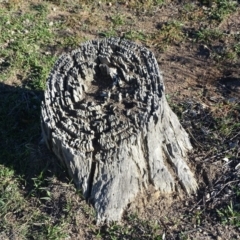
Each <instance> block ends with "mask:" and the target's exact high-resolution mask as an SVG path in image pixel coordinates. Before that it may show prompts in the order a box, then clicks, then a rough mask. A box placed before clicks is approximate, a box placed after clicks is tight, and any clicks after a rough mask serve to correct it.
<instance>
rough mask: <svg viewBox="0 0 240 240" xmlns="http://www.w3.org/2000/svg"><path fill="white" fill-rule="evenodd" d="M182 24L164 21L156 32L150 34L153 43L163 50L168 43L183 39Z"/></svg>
mask: <svg viewBox="0 0 240 240" xmlns="http://www.w3.org/2000/svg"><path fill="white" fill-rule="evenodd" d="M183 26H184V25H183V24H182V23H181V22H178V21H170V22H167V23H164V24H163V25H162V26H161V27H160V30H159V31H158V32H157V33H154V34H153V35H152V42H153V45H155V46H157V47H159V48H160V49H162V50H164V49H165V48H167V46H168V45H169V44H176V43H179V42H181V41H183V40H184V38H185V35H184V33H183Z"/></svg>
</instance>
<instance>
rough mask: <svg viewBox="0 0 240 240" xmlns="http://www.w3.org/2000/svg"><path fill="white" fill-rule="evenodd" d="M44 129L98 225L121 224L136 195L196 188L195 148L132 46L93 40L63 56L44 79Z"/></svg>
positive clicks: (149, 61) (147, 58)
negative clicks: (190, 159)
mask: <svg viewBox="0 0 240 240" xmlns="http://www.w3.org/2000/svg"><path fill="white" fill-rule="evenodd" d="M41 112H42V114H41V126H42V133H43V137H44V140H45V141H46V143H47V146H48V148H49V149H51V150H52V151H53V152H54V154H55V155H56V156H57V157H58V158H59V159H60V161H61V162H62V163H63V164H64V165H66V167H67V168H68V171H69V174H70V175H71V177H72V178H73V180H74V183H75V185H76V187H77V188H78V189H81V190H82V192H83V195H84V196H85V198H86V199H88V200H89V201H90V202H91V203H92V204H93V206H94V207H95V209H96V211H97V218H98V222H103V221H105V220H106V221H119V220H120V219H121V216H122V213H123V211H124V209H125V208H126V206H127V205H128V204H129V203H131V202H132V201H134V198H135V197H136V196H137V194H138V193H140V192H143V191H144V190H146V189H148V187H149V186H150V185H151V186H154V188H155V189H156V190H160V191H161V192H163V193H171V192H174V191H177V190H178V189H179V188H181V189H184V191H186V192H187V193H188V194H190V193H192V192H195V191H196V189H197V183H196V180H195V178H194V175H193V173H192V172H191V170H190V168H189V166H188V165H187V162H186V160H187V153H188V152H189V151H190V150H191V149H192V146H191V144H190V141H189V137H188V135H187V133H186V131H185V130H184V129H183V128H182V126H181V125H180V123H179V121H178V118H177V116H176V115H175V114H174V113H173V112H172V110H171V109H170V107H169V105H168V103H167V101H166V98H165V95H164V83H163V79H162V75H161V72H160V71H159V67H158V64H157V61H156V59H155V57H154V55H153V53H152V52H151V51H149V50H148V49H147V48H145V47H142V46H138V45H136V44H134V43H132V42H130V41H127V40H123V39H120V38H109V39H102V40H94V41H89V42H86V43H84V44H82V45H81V46H80V47H79V48H78V49H76V50H74V51H72V52H70V53H66V54H63V55H62V56H61V57H60V58H59V59H58V61H57V62H56V64H55V66H54V67H53V70H52V71H51V73H50V76H49V78H48V80H47V89H46V91H45V95H44V101H43V104H42V111H41Z"/></svg>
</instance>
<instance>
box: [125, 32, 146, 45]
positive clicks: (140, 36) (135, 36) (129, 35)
mask: <svg viewBox="0 0 240 240" xmlns="http://www.w3.org/2000/svg"><path fill="white" fill-rule="evenodd" d="M124 37H125V38H126V39H129V40H140V41H142V42H146V41H147V38H148V36H147V35H146V34H145V33H143V32H141V31H133V30H130V31H128V32H126V33H125V34H124Z"/></svg>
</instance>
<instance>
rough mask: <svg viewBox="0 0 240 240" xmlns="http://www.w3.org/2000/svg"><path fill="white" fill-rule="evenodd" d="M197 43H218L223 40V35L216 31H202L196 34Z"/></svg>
mask: <svg viewBox="0 0 240 240" xmlns="http://www.w3.org/2000/svg"><path fill="white" fill-rule="evenodd" d="M196 36H197V40H198V41H199V42H206V43H210V42H212V41H216V40H217V41H220V40H221V39H223V38H224V33H223V32H222V31H220V30H218V29H202V30H200V31H198V32H197V34H196Z"/></svg>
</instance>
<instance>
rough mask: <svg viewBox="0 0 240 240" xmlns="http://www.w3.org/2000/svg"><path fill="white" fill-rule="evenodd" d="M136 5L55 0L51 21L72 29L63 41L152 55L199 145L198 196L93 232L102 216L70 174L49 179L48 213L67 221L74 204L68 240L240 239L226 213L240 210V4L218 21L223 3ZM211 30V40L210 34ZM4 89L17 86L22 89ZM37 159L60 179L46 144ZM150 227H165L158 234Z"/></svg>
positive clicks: (155, 205)
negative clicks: (100, 42)
mask: <svg viewBox="0 0 240 240" xmlns="http://www.w3.org/2000/svg"><path fill="white" fill-rule="evenodd" d="M63 2H64V1H63ZM136 2H137V1H134V0H133V1H119V2H117V1H116V2H115V1H114V2H112V3H105V2H102V3H101V2H100V1H99V2H98V1H96V2H95V3H91V4H87V3H86V4H80V3H79V4H76V1H75V2H74V1H66V2H64V3H63V5H61V4H59V2H58V1H48V4H49V9H50V12H49V14H48V18H49V21H50V22H51V21H52V22H53V23H54V22H58V21H59V22H64V23H65V26H66V27H65V28H64V29H57V28H56V30H55V31H56V32H57V34H58V35H59V39H62V38H63V37H64V36H70V37H71V36H72V37H76V36H77V37H78V39H80V42H82V41H84V40H88V39H96V38H99V37H108V36H121V37H126V38H129V39H131V40H132V41H135V42H137V43H138V44H140V45H144V46H146V47H148V48H150V49H151V50H152V51H153V52H154V54H155V56H156V59H157V61H158V64H159V68H160V70H161V72H162V74H163V77H164V83H165V87H166V95H167V98H168V101H169V103H170V106H171V107H172V109H173V110H174V112H175V113H176V114H177V115H178V116H179V119H180V121H181V123H182V125H183V127H184V128H185V129H186V131H187V132H188V134H189V136H190V138H191V142H192V145H193V147H194V150H193V152H191V153H190V154H189V164H190V166H191V167H192V169H193V170H194V172H195V175H196V178H197V179H198V183H199V190H198V192H197V194H195V195H192V196H184V194H178V193H175V194H172V195H168V196H166V195H163V194H161V193H159V192H149V193H145V197H139V198H137V200H136V201H135V202H134V203H132V204H131V205H130V206H129V208H128V209H127V210H126V212H125V214H124V216H123V221H122V223H121V225H119V226H118V225H117V226H118V227H116V226H115V225H113V227H112V228H111V226H96V225H95V219H94V210H93V209H92V207H91V206H89V205H87V204H86V203H85V201H84V199H83V198H82V197H81V195H78V194H76V193H75V190H74V187H73V186H69V185H68V184H66V183H67V182H68V179H67V175H65V174H66V173H64V172H63V173H61V174H60V177H58V178H56V179H55V178H54V177H52V176H50V177H52V179H54V181H53V180H51V184H50V185H49V186H48V188H49V189H50V190H51V192H52V194H53V199H52V200H51V202H49V203H48V205H49V206H48V208H47V206H45V207H43V208H42V209H41V211H49V214H55V218H58V215H62V214H64V210H63V207H62V206H65V205H66V203H67V202H69V200H71V204H72V205H71V212H72V216H71V217H69V218H70V219H71V220H70V222H71V224H70V225H69V227H68V233H69V236H70V238H69V239H98V238H102V239H217V240H223V239H240V214H238V215H237V214H235V215H234V214H232V215H231V214H230V215H227V213H226V212H224V210H223V209H226V208H228V206H230V205H231V204H232V206H233V208H234V211H236V212H238V213H239V212H240V209H239V201H240V194H239V193H238V194H237V193H236V189H240V178H239V174H240V173H239V169H240V168H239V167H238V166H239V165H238V164H239V161H240V155H239V154H240V150H239V149H240V148H239V147H240V146H239V140H240V134H239V132H240V126H239V125H236V127H231V126H233V125H234V124H235V123H236V124H237V123H239V120H240V105H239V103H240V68H239V66H240V33H239V31H240V6H239V1H238V2H236V8H235V10H234V11H232V12H230V13H229V14H226V15H224V17H223V18H221V19H218V18H217V19H214V17H211V16H213V15H211V14H212V12H214V9H215V8H217V3H218V2H219V1H202V2H201V1H187V0H185V1H184V0H182V1H177V0H175V1H170V0H167V1H163V2H164V3H165V4H163V5H157V4H155V5H154V4H152V5H151V4H150V6H148V5H147V3H148V2H150V1H146V4H145V5H144V4H142V5H141V4H139V5H137V6H136ZM210 2H212V5H209V4H210ZM220 2H221V1H220ZM204 3H205V4H204ZM208 3H209V4H208ZM214 16H215V15H214ZM206 29H207V30H209V29H210V30H211V31H212V32H211V33H210V34H208V33H206V32H205V30H206ZM215 30H217V31H219V32H221V35H217V34H216V33H215V32H214V31H215ZM200 33H202V35H201V34H200ZM204 33H205V35H204V36H203V34H204ZM216 35H217V36H216ZM59 41H60V40H59ZM237 47H238V48H237ZM74 48H76V45H74V46H71V45H69V46H68V45H67V46H64V47H62V48H57V47H56V48H53V47H52V48H49V49H48V50H49V51H50V52H51V53H52V54H55V55H56V56H59V55H60V53H61V52H64V51H69V50H72V49H74ZM16 82H17V80H16ZM6 83H7V84H9V85H10V86H11V85H13V84H14V81H9V82H6ZM223 123H224V124H223ZM234 126H235V125H234ZM36 156H37V157H36ZM32 158H33V159H34V161H42V159H43V158H44V159H45V160H44V163H45V162H46V161H48V162H50V168H51V169H55V170H53V172H54V171H57V172H59V171H62V169H61V168H60V169H59V167H58V166H56V163H55V161H57V160H56V159H55V157H54V156H52V155H51V153H49V152H48V150H47V149H46V147H45V146H44V145H42V144H38V143H36V144H35V145H34V144H33V152H32ZM44 163H39V164H40V165H42V164H44ZM56 169H57V170H56ZM238 191H239V190H238ZM146 196H147V197H146ZM219 211H220V212H222V213H223V212H224V214H225V215H224V214H222V215H221V214H219ZM136 214H137V218H136V217H135V215H136ZM223 215H224V216H228V217H229V218H233V220H234V221H233V222H234V224H230V221H229V219H225V220H226V222H224V216H223ZM221 216H223V217H222V218H221ZM147 221H151V224H152V223H154V224H155V225H156V226H158V228H156V229H155V230H154V233H153V230H152V229H154V227H153V226H152V225H151V230H149V228H150V225H149V223H146V222H147ZM121 226H122V227H121ZM124 229H125V230H126V229H128V230H129V231H130V230H131V231H132V233H126V232H125V230H124ZM153 236H154V237H153ZM158 237H159V238H158ZM2 239H4V238H2ZM15 239H17V238H15Z"/></svg>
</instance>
